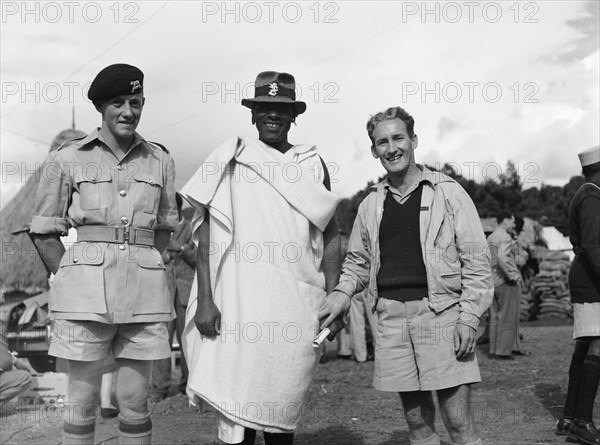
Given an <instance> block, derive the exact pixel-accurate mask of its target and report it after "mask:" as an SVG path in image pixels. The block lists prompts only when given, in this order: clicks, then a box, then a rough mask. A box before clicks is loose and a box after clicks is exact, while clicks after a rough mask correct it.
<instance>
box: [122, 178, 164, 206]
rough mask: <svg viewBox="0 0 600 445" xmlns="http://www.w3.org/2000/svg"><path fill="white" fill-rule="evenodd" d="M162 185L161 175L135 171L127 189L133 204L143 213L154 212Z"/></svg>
mask: <svg viewBox="0 0 600 445" xmlns="http://www.w3.org/2000/svg"><path fill="white" fill-rule="evenodd" d="M162 186H163V183H162V177H160V176H158V175H155V174H153V173H150V172H144V171H138V172H136V173H135V174H134V175H133V182H132V183H131V185H130V190H129V193H130V196H131V198H132V200H133V206H134V207H135V208H136V209H137V210H140V211H142V212H144V213H156V212H157V210H158V204H159V202H160V195H161V192H162Z"/></svg>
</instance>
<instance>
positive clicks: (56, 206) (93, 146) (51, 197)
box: [31, 130, 178, 324]
mask: <svg viewBox="0 0 600 445" xmlns="http://www.w3.org/2000/svg"><path fill="white" fill-rule="evenodd" d="M174 179H175V167H174V164H173V160H172V158H171V156H170V155H169V154H168V153H167V152H166V150H163V149H162V148H161V147H159V146H157V145H154V144H151V143H148V142H146V141H145V140H144V139H143V138H141V137H140V136H139V135H138V134H137V133H136V134H135V137H134V142H133V144H132V147H131V148H130V150H129V151H128V152H127V153H126V154H125V155H124V156H122V158H120V156H118V155H117V154H116V153H114V152H113V151H112V150H111V149H110V148H109V147H108V145H107V144H105V143H104V142H103V141H102V137H101V136H100V134H99V132H98V130H95V131H94V132H92V133H91V134H90V135H89V136H87V137H86V138H84V139H81V140H78V141H75V142H74V143H71V144H70V145H67V146H64V147H62V148H60V149H59V150H57V151H54V152H52V153H50V155H49V156H48V158H47V160H46V163H45V165H44V168H43V173H42V175H41V177H40V185H39V189H38V194H37V198H36V204H35V209H34V212H33V215H34V217H33V220H32V223H31V233H32V234H61V235H65V234H66V233H67V231H68V229H69V227H75V228H76V229H77V232H78V242H77V243H75V244H73V245H72V246H71V247H70V248H69V250H68V251H67V252H66V253H65V255H64V256H63V258H62V260H61V263H60V268H59V270H58V272H57V274H56V277H55V278H54V281H53V284H52V289H51V292H50V303H49V307H50V310H51V314H52V317H53V318H54V319H57V320H60V319H64V320H91V321H98V322H102V323H109V324H122V323H134V322H135V323H141V322H144V323H148V322H159V321H169V320H172V319H173V318H174V316H175V314H174V311H173V304H172V301H171V298H170V296H169V290H168V287H167V278H166V276H165V265H164V263H163V261H162V259H161V255H160V253H159V252H158V251H157V250H156V249H155V248H154V247H153V246H154V231H155V230H158V229H165V230H170V231H174V230H175V229H176V228H177V224H178V214H177V205H176V201H175V188H174Z"/></svg>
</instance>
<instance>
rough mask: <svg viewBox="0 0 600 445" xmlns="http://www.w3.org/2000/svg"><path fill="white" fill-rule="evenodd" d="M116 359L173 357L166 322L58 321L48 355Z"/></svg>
mask: <svg viewBox="0 0 600 445" xmlns="http://www.w3.org/2000/svg"><path fill="white" fill-rule="evenodd" d="M110 352H111V353H112V355H113V357H114V358H115V359H119V358H128V359H134V360H159V359H162V358H168V357H170V356H171V347H170V345H169V333H168V332H167V326H166V323H165V322H153V323H128V324H106V323H100V322H97V321H85V320H54V321H53V324H52V338H51V340H50V348H49V350H48V354H50V355H53V356H54V357H60V358H64V359H67V360H79V361H84V362H91V361H95V360H104V359H106V358H107V356H108V355H109V353H110Z"/></svg>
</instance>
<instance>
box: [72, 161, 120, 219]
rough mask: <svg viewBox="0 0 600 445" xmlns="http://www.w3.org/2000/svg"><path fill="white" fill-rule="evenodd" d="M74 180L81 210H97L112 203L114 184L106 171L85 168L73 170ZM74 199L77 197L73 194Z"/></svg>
mask: <svg viewBox="0 0 600 445" xmlns="http://www.w3.org/2000/svg"><path fill="white" fill-rule="evenodd" d="M74 177H75V182H76V183H77V189H78V191H79V206H80V207H81V209H82V210H98V209H105V208H107V207H110V206H111V205H112V203H113V195H114V186H113V183H112V177H111V176H110V173H109V172H108V171H107V172H106V173H104V172H101V171H100V170H99V169H92V168H90V169H87V170H86V171H81V170H80V171H77V172H75V175H74ZM74 199H77V195H75V197H74Z"/></svg>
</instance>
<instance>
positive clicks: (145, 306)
mask: <svg viewBox="0 0 600 445" xmlns="http://www.w3.org/2000/svg"><path fill="white" fill-rule="evenodd" d="M137 276H138V282H137V293H136V298H135V303H134V305H133V310H132V313H133V314H134V315H141V314H170V313H171V312H172V308H173V299H172V298H171V294H170V292H169V287H168V286H167V274H166V273H165V264H164V262H163V261H162V258H161V256H160V253H158V251H157V250H156V249H154V248H141V249H140V250H139V256H138V274H137Z"/></svg>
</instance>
